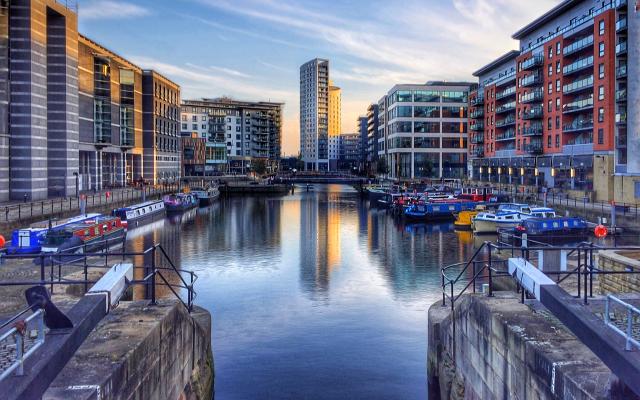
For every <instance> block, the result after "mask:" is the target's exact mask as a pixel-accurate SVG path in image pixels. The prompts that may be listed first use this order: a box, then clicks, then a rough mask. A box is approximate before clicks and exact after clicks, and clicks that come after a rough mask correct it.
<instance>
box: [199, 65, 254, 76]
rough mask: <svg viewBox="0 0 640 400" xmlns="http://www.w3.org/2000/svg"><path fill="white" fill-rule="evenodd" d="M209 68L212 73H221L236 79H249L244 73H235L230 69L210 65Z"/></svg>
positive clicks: (235, 71)
mask: <svg viewBox="0 0 640 400" xmlns="http://www.w3.org/2000/svg"><path fill="white" fill-rule="evenodd" d="M209 68H210V69H212V70H213V71H216V72H222V73H223V74H227V75H231V76H236V77H239V78H250V77H251V75H247V74H245V73H244V72H240V71H237V70H235V69H231V68H225V67H218V66H215V65H211V66H210V67H209Z"/></svg>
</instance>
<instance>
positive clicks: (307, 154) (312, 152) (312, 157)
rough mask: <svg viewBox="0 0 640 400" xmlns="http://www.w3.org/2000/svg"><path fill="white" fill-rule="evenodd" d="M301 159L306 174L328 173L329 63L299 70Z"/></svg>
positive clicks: (313, 62) (315, 63)
mask: <svg viewBox="0 0 640 400" xmlns="http://www.w3.org/2000/svg"><path fill="white" fill-rule="evenodd" d="M300 156H301V157H302V161H303V162H304V164H305V170H311V171H328V170H329V60H323V59H319V58H316V59H313V60H311V61H309V62H306V63H304V64H303V65H302V66H301V67H300Z"/></svg>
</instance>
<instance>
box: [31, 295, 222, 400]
mask: <svg viewBox="0 0 640 400" xmlns="http://www.w3.org/2000/svg"><path fill="white" fill-rule="evenodd" d="M212 392H213V356H212V352H211V316H210V315H209V313H208V312H207V311H205V310H203V309H199V308H197V309H196V310H195V311H194V313H192V314H191V315H190V314H188V313H187V312H186V310H185V308H184V307H183V306H182V304H179V303H177V302H175V301H168V300H167V301H164V302H162V303H160V304H159V305H157V306H149V302H148V301H139V302H131V303H121V304H120V306H119V307H118V308H116V309H115V310H113V311H112V312H111V313H110V314H109V315H107V316H106V317H105V318H104V319H103V320H102V321H101V322H100V324H99V325H98V326H97V327H96V329H95V330H94V331H93V332H92V333H91V334H90V335H89V337H88V338H87V340H86V341H85V342H84V343H83V344H82V346H81V347H80V349H78V351H77V352H76V354H75V355H74V356H73V358H72V359H71V361H69V363H68V364H67V365H66V366H65V368H64V369H63V370H62V372H60V374H58V376H57V378H56V379H55V380H54V382H53V383H52V384H51V386H50V387H49V389H48V390H47V392H46V393H45V395H44V396H43V399H46V400H53V399H56V400H62V399H65V400H67V399H71V400H73V399H90V398H98V399H101V400H108V399H134V398H135V399H211V398H212Z"/></svg>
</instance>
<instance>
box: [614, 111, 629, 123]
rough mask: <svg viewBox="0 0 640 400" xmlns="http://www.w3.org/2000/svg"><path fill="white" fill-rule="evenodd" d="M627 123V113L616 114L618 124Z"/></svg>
mask: <svg viewBox="0 0 640 400" xmlns="http://www.w3.org/2000/svg"><path fill="white" fill-rule="evenodd" d="M626 123H627V112H626V111H624V112H619V113H617V114H616V124H618V125H625V124H626Z"/></svg>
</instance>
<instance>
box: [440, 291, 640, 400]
mask: <svg viewBox="0 0 640 400" xmlns="http://www.w3.org/2000/svg"><path fill="white" fill-rule="evenodd" d="M455 321H456V322H455V323H456V332H455V335H453V334H452V318H451V315H450V307H442V305H441V302H438V303H436V304H434V305H432V306H431V308H430V309H429V338H428V339H429V347H428V348H429V350H428V351H429V353H428V374H429V382H430V387H431V388H435V389H436V390H439V391H440V394H441V398H442V399H483V400H487V399H519V400H524V399H634V398H635V397H634V396H633V394H632V393H630V392H629V391H628V390H627V389H626V388H625V387H624V385H623V384H622V383H621V382H620V381H619V380H618V379H617V377H616V376H615V375H613V374H612V373H611V371H610V370H609V369H608V368H607V367H606V366H605V365H604V364H603V363H602V361H600V360H599V359H598V358H597V357H596V356H595V355H594V354H593V353H592V352H591V351H590V350H589V349H588V348H587V347H586V346H585V345H583V344H582V343H581V342H580V341H579V340H578V339H577V338H576V337H575V336H573V335H572V334H571V333H570V332H568V331H567V330H566V329H565V328H564V327H563V326H562V324H560V323H559V322H558V321H557V320H555V319H553V318H548V317H547V316H545V314H544V313H537V312H535V311H534V310H532V309H531V308H530V307H529V306H527V305H525V304H520V303H519V301H518V299H517V294H515V293H511V292H498V293H496V296H495V297H493V298H489V297H486V296H483V295H465V296H463V297H462V298H460V299H459V300H458V301H457V302H456V308H455ZM454 360H455V362H454Z"/></svg>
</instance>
